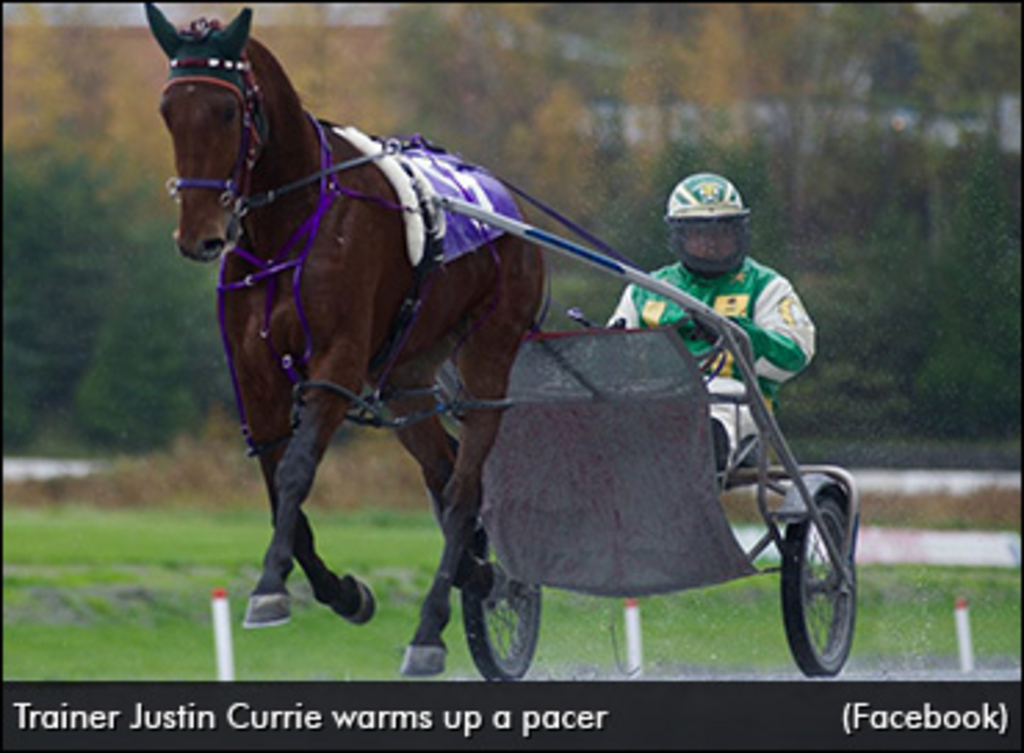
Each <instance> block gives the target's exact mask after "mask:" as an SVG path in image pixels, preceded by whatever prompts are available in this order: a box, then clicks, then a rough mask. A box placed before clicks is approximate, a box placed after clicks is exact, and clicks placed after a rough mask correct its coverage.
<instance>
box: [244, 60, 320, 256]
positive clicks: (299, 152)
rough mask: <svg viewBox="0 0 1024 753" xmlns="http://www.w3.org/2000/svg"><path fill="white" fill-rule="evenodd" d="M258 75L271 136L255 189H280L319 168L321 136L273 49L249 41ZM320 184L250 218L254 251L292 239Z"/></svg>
mask: <svg viewBox="0 0 1024 753" xmlns="http://www.w3.org/2000/svg"><path fill="white" fill-rule="evenodd" d="M249 55H250V59H251V60H252V65H253V75H254V77H255V79H256V81H257V84H258V85H259V87H260V89H261V91H262V94H263V108H264V114H265V117H266V119H267V126H268V128H267V141H266V143H264V144H263V148H262V151H261V153H260V156H259V159H258V160H257V161H256V164H255V166H254V167H253V171H252V185H251V189H250V190H251V193H252V194H261V193H264V192H266V191H271V190H274V189H279V188H281V187H282V186H284V185H286V184H288V183H291V182H293V181H297V180H299V179H301V178H305V177H307V176H309V175H312V174H313V173H315V172H317V171H318V170H319V169H320V139H319V137H318V136H317V133H316V131H315V129H314V126H313V124H312V122H311V121H310V119H309V117H308V116H307V114H306V112H305V110H304V109H303V108H302V103H301V102H300V100H299V97H298V95H297V94H296V93H295V89H294V88H293V87H292V85H291V83H290V82H289V81H288V78H287V76H286V75H285V74H284V70H283V69H282V68H281V66H280V64H279V63H278V62H277V61H276V60H275V59H274V57H273V56H272V55H271V54H270V52H269V51H268V50H267V49H266V48H265V47H263V46H262V45H260V44H259V43H258V42H255V41H254V40H250V42H249ZM318 200H319V183H314V184H313V185H312V186H309V187H306V188H303V189H299V190H297V191H295V192H294V193H291V194H286V195H283V196H281V197H280V198H279V199H278V200H276V201H274V202H272V203H270V204H267V205H266V206H264V207H262V208H260V209H256V210H253V211H252V212H251V213H250V214H249V215H248V216H247V217H246V220H245V222H246V235H247V236H248V243H249V244H250V245H251V246H252V248H250V249H249V250H250V251H252V252H253V253H254V254H256V255H257V256H260V257H263V258H269V257H271V256H273V255H274V254H276V253H277V252H278V251H279V250H280V249H281V248H282V247H283V246H284V244H285V243H286V242H287V240H288V238H289V237H290V236H291V235H292V233H293V232H294V231H295V229H296V228H297V227H298V225H299V224H301V223H302V222H303V220H305V219H306V217H307V216H308V215H309V214H310V213H312V212H313V211H315V209H316V206H317V202H318Z"/></svg>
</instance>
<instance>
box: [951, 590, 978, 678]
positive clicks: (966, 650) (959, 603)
mask: <svg viewBox="0 0 1024 753" xmlns="http://www.w3.org/2000/svg"><path fill="white" fill-rule="evenodd" d="M953 614H954V615H956V642H957V645H958V646H959V648H960V671H961V672H973V671H974V647H973V646H972V645H971V618H970V614H969V613H968V611H967V599H965V598H964V597H962V596H961V597H960V598H958V599H957V600H956V607H955V608H954V609H953Z"/></svg>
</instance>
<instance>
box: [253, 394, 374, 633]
mask: <svg viewBox="0 0 1024 753" xmlns="http://www.w3.org/2000/svg"><path fill="white" fill-rule="evenodd" d="M333 402H335V403H336V402H338V401H333ZM332 407H333V410H331V411H330V412H329V413H326V414H325V412H324V411H316V410H312V409H311V406H305V407H304V408H302V412H301V419H300V422H299V427H298V429H297V430H296V432H295V435H294V436H293V437H292V439H291V440H290V442H289V444H288V448H287V450H286V451H285V453H284V456H283V457H282V458H281V461H280V463H277V464H276V469H275V468H274V467H273V466H274V465H275V464H273V463H270V464H269V465H266V466H265V467H264V473H265V475H266V476H268V485H269V486H270V488H271V490H270V493H271V504H272V507H273V510H274V534H273V537H272V538H271V541H270V545H269V546H268V548H267V552H266V554H265V555H264V559H263V573H262V575H261V576H260V580H259V582H258V583H257V585H256V588H255V589H254V591H253V593H252V596H251V597H250V599H249V608H248V611H247V612H246V617H245V623H244V624H245V626H246V627H269V626H272V625H279V624H282V623H284V622H286V621H287V620H288V619H289V617H290V613H291V605H290V598H289V595H288V591H287V589H286V588H285V585H284V584H285V580H286V579H287V577H288V575H289V573H290V572H291V570H292V567H293V564H292V559H293V557H294V558H295V559H298V561H299V564H300V565H302V567H303V570H305V571H306V574H307V576H308V577H309V579H310V582H311V584H312V586H313V592H314V595H315V596H316V598H317V600H318V601H321V602H323V603H325V604H327V605H328V606H330V607H331V608H332V609H334V611H335V612H337V613H338V614H340V615H341V616H343V617H345V618H346V619H348V620H350V621H351V622H354V623H356V624H361V623H363V622H366V621H367V620H369V619H370V617H372V616H373V611H374V600H373V595H372V593H371V592H370V590H369V589H368V588H367V587H366V586H365V585H364V584H363V583H361V582H359V581H358V580H356V579H355V578H353V577H352V576H350V575H346V576H345V577H344V578H338V576H337V575H335V574H334V573H333V572H331V570H330V569H328V567H327V566H326V565H325V564H324V562H323V561H322V560H321V559H320V558H319V556H317V554H316V551H315V548H314V541H313V531H312V527H311V526H310V524H309V520H308V519H307V518H306V515H305V513H303V512H302V510H301V509H300V506H301V504H302V502H303V501H304V500H305V499H306V497H307V496H309V491H310V489H311V487H312V484H313V479H314V476H315V474H316V468H317V465H318V464H319V462H320V459H321V458H322V456H323V452H324V449H325V448H326V446H327V443H328V441H329V440H330V437H331V436H332V435H333V433H334V431H335V429H336V428H337V425H338V423H340V421H341V419H342V418H343V416H344V410H345V406H337V405H335V406H332ZM270 477H272V479H271V478H270Z"/></svg>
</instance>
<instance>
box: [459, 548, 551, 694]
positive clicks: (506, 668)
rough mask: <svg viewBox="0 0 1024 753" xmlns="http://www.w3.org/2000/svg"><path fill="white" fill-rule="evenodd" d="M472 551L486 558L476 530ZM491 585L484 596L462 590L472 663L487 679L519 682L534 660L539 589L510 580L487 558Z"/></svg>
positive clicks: (538, 622) (463, 615)
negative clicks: (489, 566) (491, 577)
mask: <svg viewBox="0 0 1024 753" xmlns="http://www.w3.org/2000/svg"><path fill="white" fill-rule="evenodd" d="M474 549H475V550H476V552H477V554H478V555H486V553H487V550H488V547H487V539H486V534H484V531H483V529H482V528H481V529H479V530H478V531H477V536H476V542H475V544H474ZM488 561H489V562H490V564H491V566H492V567H493V573H494V585H493V587H492V588H491V590H490V593H488V594H487V595H486V596H484V595H482V594H481V593H479V592H478V591H475V590H474V589H469V588H464V589H463V590H462V620H463V624H464V625H465V628H466V640H467V641H468V643H469V653H470V654H471V655H472V657H473V663H474V664H476V668H477V669H478V670H479V671H480V674H481V675H483V677H484V679H486V680H518V679H520V678H522V677H523V675H525V674H526V672H527V670H528V669H529V668H530V663H531V662H532V661H533V653H534V651H535V650H536V648H537V637H538V635H539V633H540V600H541V589H540V586H535V585H527V584H525V583H520V582H519V581H517V580H512V579H511V578H509V577H508V576H507V575H506V574H505V572H504V571H503V570H502V569H501V566H500V565H499V564H498V562H497V561H496V560H495V559H494V557H493V556H492V557H490V558H489V560H488Z"/></svg>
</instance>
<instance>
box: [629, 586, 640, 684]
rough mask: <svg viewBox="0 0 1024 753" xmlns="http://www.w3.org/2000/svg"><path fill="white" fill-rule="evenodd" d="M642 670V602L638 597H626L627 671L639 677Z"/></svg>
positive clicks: (632, 675) (631, 675)
mask: <svg viewBox="0 0 1024 753" xmlns="http://www.w3.org/2000/svg"><path fill="white" fill-rule="evenodd" d="M642 672H643V647H642V646H641V639H640V602H639V601H637V600H636V599H626V673H627V674H628V675H629V676H630V677H639V676H640V674H641V673H642Z"/></svg>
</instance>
